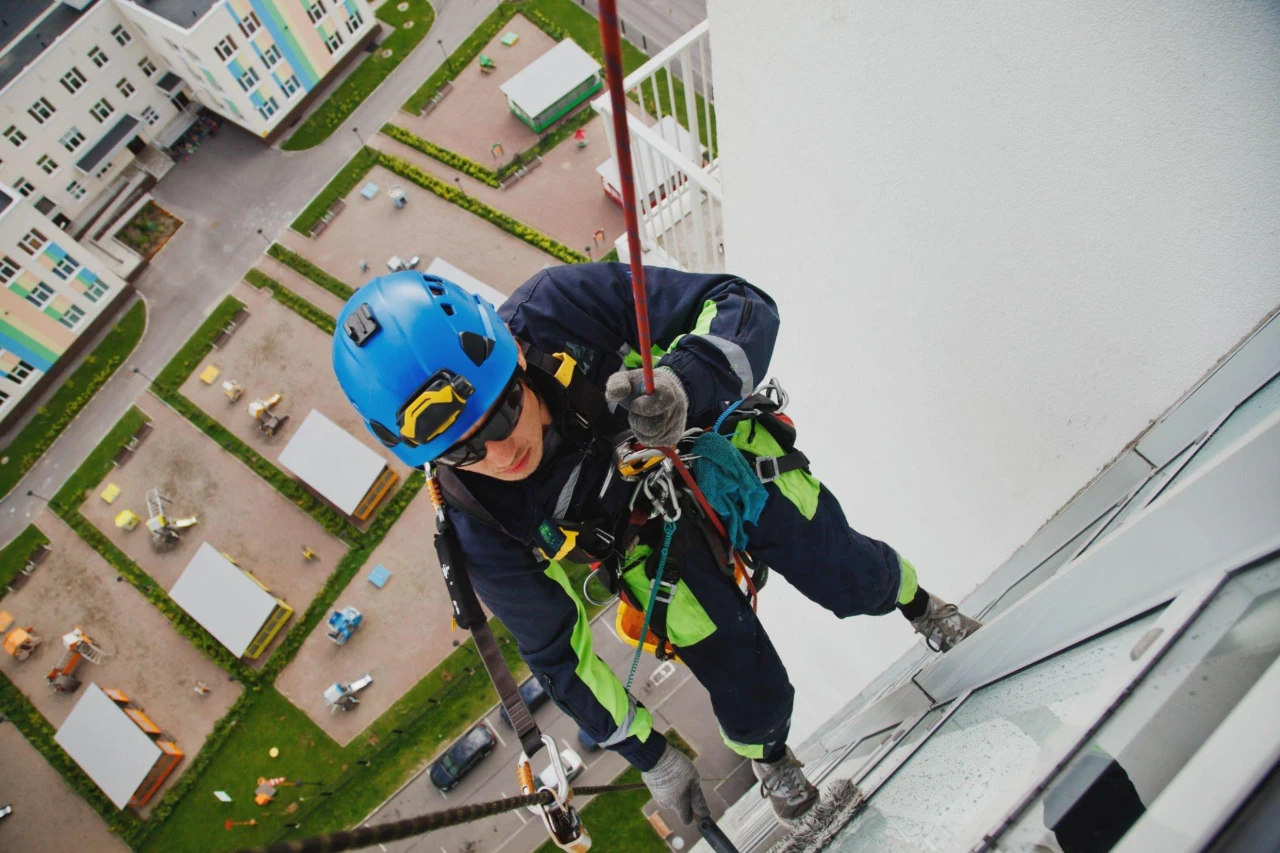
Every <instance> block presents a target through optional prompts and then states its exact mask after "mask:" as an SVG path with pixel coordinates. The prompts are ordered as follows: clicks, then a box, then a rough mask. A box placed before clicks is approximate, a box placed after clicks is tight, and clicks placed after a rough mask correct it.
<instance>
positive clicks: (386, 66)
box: [281, 0, 436, 151]
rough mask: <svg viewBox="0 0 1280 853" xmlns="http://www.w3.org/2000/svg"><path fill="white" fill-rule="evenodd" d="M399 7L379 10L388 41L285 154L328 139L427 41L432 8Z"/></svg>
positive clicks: (422, 1) (421, 2)
mask: <svg viewBox="0 0 1280 853" xmlns="http://www.w3.org/2000/svg"><path fill="white" fill-rule="evenodd" d="M398 5H400V4H399V3H398V2H388V3H384V4H382V6H381V7H380V8H379V9H378V11H377V12H376V13H375V15H376V17H378V18H379V19H380V20H382V21H383V22H384V23H386V24H387V26H388V27H389V28H390V32H389V33H388V34H387V37H386V38H384V39H383V40H382V44H380V45H379V46H378V49H377V50H376V51H374V52H373V53H371V54H369V55H368V56H367V57H365V59H364V60H363V61H362V62H361V63H360V65H359V67H357V68H356V70H355V71H352V72H351V74H349V75H348V76H347V79H345V80H343V81H342V83H341V84H340V85H339V86H338V88H337V89H336V90H334V92H333V94H331V95H330V96H329V97H328V98H327V99H326V100H325V102H324V103H323V104H321V105H320V108H319V109H317V110H316V111H315V112H314V113H312V114H311V116H310V117H309V118H308V119H307V120H306V121H305V122H303V124H302V127H300V128H298V129H297V130H296V131H294V134H293V135H292V136H290V137H289V141H288V142H286V143H285V144H284V145H283V146H281V147H282V148H284V150H286V151H302V150H305V149H307V148H312V147H314V146H316V145H319V144H320V143H321V142H324V141H325V140H326V139H328V138H329V135H330V134H332V133H333V132H334V131H335V130H337V129H338V127H340V126H341V125H342V123H343V122H344V121H346V120H347V117H348V116H350V115H351V114H352V113H353V112H355V111H356V107H358V106H360V104H362V103H364V100H365V98H367V97H369V95H371V94H372V93H373V90H374V89H376V88H378V85H379V84H380V83H381V82H382V81H383V80H385V79H387V75H389V74H390V73H391V72H392V71H394V70H395V69H396V66H398V65H399V64H400V63H401V62H402V61H404V58H405V57H406V56H408V55H409V54H410V53H411V52H412V51H413V49H414V48H415V47H417V46H418V43H419V42H421V41H422V39H423V38H424V37H426V35H427V32H428V31H429V30H430V29H431V25H432V24H433V23H435V17H436V15H435V10H434V9H432V8H431V4H430V3H428V2H427V0H408V6H409V8H408V9H406V10H405V11H403V12H402V11H400V10H399V9H397V8H396V7H397V6H398ZM408 21H412V22H413V25H412V26H411V27H409V29H405V28H404V24H405V23H406V22H408ZM334 25H335V26H336V23H335V24H334ZM386 51H391V55H390V56H385V55H384V54H385V53H386Z"/></svg>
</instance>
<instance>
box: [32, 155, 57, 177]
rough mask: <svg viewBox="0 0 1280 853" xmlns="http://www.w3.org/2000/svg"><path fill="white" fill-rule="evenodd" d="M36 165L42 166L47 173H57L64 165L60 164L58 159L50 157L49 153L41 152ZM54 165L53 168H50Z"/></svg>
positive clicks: (41, 168)
mask: <svg viewBox="0 0 1280 853" xmlns="http://www.w3.org/2000/svg"><path fill="white" fill-rule="evenodd" d="M36 165H37V166H39V167H40V170H41V171H43V172H44V173H45V174H46V175H56V174H58V170H59V169H61V168H62V167H61V166H60V165H58V161H57V160H55V159H53V158H52V157H50V156H49V155H48V154H41V155H40V157H39V158H38V159H37V160H36ZM50 166H52V168H50Z"/></svg>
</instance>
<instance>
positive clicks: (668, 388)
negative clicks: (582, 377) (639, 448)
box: [604, 367, 689, 447]
mask: <svg viewBox="0 0 1280 853" xmlns="http://www.w3.org/2000/svg"><path fill="white" fill-rule="evenodd" d="M604 395H605V398H606V399H607V400H608V401H609V402H610V403H617V404H618V405H620V406H622V407H623V408H624V409H627V410H628V411H629V412H630V413H631V417H630V422H631V429H632V430H634V431H635V434H636V439H637V440H639V442H640V443H641V444H643V445H646V446H648V447H674V446H675V443H676V442H677V441H679V440H680V437H681V436H682V435H684V429H685V421H686V420H687V419H688V417H689V397H688V395H687V394H686V393H685V390H684V383H682V382H681V381H680V377H679V376H677V375H676V372H675V371H674V370H672V369H671V368H669V367H659V368H658V369H657V370H655V371H654V372H653V393H652V394H646V393H644V371H643V370H640V369H636V370H619V371H618V372H617V373H615V374H613V375H612V376H610V377H609V381H608V383H607V384H606V385H605V389H604Z"/></svg>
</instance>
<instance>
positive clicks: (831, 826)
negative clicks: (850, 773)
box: [769, 779, 866, 853]
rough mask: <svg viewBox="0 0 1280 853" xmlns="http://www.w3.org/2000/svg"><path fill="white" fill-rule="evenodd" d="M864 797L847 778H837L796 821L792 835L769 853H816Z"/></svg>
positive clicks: (856, 809) (862, 801)
mask: <svg viewBox="0 0 1280 853" xmlns="http://www.w3.org/2000/svg"><path fill="white" fill-rule="evenodd" d="M865 802H866V797H864V796H863V795H862V791H860V790H858V786H857V785H855V784H853V782H851V781H849V780H848V779H837V780H836V781H834V782H832V783H831V784H830V785H828V786H827V789H826V790H825V791H823V792H822V799H821V800H820V801H819V802H818V804H817V805H816V806H814V807H813V808H812V809H810V810H809V813H808V814H806V815H805V816H804V818H803V819H802V820H801V821H800V822H799V823H798V824H796V826H795V827H794V828H793V829H792V831H791V835H789V836H788V837H786V838H784V839H782V840H781V841H779V842H778V843H777V844H775V845H774V846H773V849H772V850H770V851H769V853H816V851H818V850H820V849H821V848H822V847H823V846H824V845H826V844H827V842H829V841H830V840H831V839H832V838H834V837H835V835H836V833H837V832H839V831H840V830H841V829H842V828H843V827H844V825H845V824H846V823H848V822H849V821H850V820H851V819H852V818H853V816H854V815H855V814H856V813H857V812H858V810H859V809H860V808H862V805H863V803H865Z"/></svg>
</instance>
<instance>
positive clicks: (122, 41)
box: [111, 24, 133, 47]
mask: <svg viewBox="0 0 1280 853" xmlns="http://www.w3.org/2000/svg"><path fill="white" fill-rule="evenodd" d="M111 36H112V38H114V39H115V40H116V44H118V45H120V46H121V47H128V46H129V43H130V42H132V41H133V34H132V33H130V32H129V30H128V29H127V28H126V27H125V25H124V24H117V25H116V26H115V28H114V29H113V30H111Z"/></svg>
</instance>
